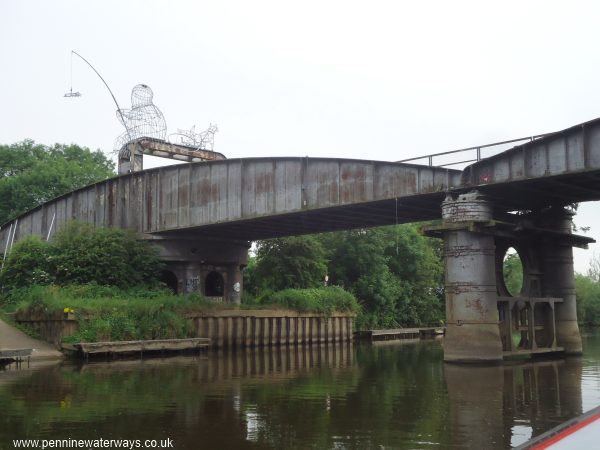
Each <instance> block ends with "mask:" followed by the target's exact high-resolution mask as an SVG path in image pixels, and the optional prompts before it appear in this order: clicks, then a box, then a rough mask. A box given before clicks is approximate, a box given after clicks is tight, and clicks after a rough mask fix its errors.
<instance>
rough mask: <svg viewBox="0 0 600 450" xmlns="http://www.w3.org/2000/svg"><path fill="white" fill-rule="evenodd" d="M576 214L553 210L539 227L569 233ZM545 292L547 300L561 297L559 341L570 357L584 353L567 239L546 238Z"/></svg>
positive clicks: (544, 215)
mask: <svg viewBox="0 0 600 450" xmlns="http://www.w3.org/2000/svg"><path fill="white" fill-rule="evenodd" d="M574 215H575V213H574V212H572V211H569V210H567V209H565V208H562V207H558V208H556V207H555V208H550V209H548V210H546V211H544V212H543V213H541V214H540V218H539V220H540V227H542V228H545V229H549V230H552V231H556V232H560V233H564V234H570V233H571V231H572V227H573V216H574ZM539 251H540V253H541V258H540V259H541V262H542V271H543V279H542V291H543V295H544V296H546V297H559V298H562V299H563V302H562V303H557V304H556V338H557V343H558V346H559V347H563V348H564V349H565V353H567V354H581V352H582V346H581V334H580V332H579V325H578V324H577V301H576V297H575V271H574V268H573V246H572V245H571V244H570V243H569V242H568V241H566V240H564V239H560V240H558V239H556V240H553V239H550V238H548V239H546V240H545V241H544V242H543V243H542V245H541V248H540V250H539Z"/></svg>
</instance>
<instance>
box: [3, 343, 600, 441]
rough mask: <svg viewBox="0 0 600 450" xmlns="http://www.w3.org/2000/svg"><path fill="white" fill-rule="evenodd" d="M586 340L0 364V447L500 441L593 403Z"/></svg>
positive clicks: (595, 359) (597, 372)
mask: <svg viewBox="0 0 600 450" xmlns="http://www.w3.org/2000/svg"><path fill="white" fill-rule="evenodd" d="M584 345H585V354H584V356H583V357H581V358H569V359H560V360H545V361H537V362H534V363H532V362H525V363H514V364H504V365H501V366H497V367H465V366H456V365H448V364H444V363H443V362H442V348H441V344H440V342H439V341H424V342H410V343H409V342H405V343H383V344H382V345H373V346H370V345H354V346H352V345H341V346H328V347H312V348H309V349H283V348H281V349H273V350H270V351H269V350H264V351H262V350H257V351H248V352H243V353H238V354H206V355H203V356H185V357H182V356H178V357H173V358H165V359H146V360H144V361H139V360H128V361H125V360H120V361H115V362H102V361H99V362H94V363H89V364H83V365H76V364H73V363H62V364H53V365H49V366H46V367H32V368H30V369H21V370H15V369H14V368H12V369H11V370H8V371H0V449H7V450H8V449H13V448H14V446H13V439H26V438H29V439H40V440H42V439H100V438H103V439H140V440H141V441H142V442H143V441H145V440H152V439H154V440H156V443H157V444H158V445H160V443H161V440H166V439H169V438H170V439H172V440H173V442H174V447H173V448H176V449H229V448H232V449H267V448H269V449H271V448H273V449H309V448H314V449H334V448H335V449H338V448H339V449H343V448H347V449H388V448H394V449H418V448H423V449H432V448H435V449H450V448H452V449H478V450H480V449H508V448H511V446H515V445H517V444H520V443H522V442H524V441H525V440H526V439H527V438H529V437H531V436H532V435H533V436H536V435H538V434H541V433H542V432H544V431H545V430H547V429H549V428H551V427H553V426H555V425H557V424H559V423H560V422H562V421H564V420H566V419H569V418H571V417H574V416H576V415H578V414H580V413H582V412H584V411H587V410H589V409H591V408H593V407H594V406H597V405H600V335H593V336H587V337H586V338H585V340H584ZM165 442H166V441H165Z"/></svg>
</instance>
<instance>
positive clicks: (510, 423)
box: [444, 358, 582, 449]
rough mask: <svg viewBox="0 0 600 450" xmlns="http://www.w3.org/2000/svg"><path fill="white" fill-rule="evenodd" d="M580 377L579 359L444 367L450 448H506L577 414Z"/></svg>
mask: <svg viewBox="0 0 600 450" xmlns="http://www.w3.org/2000/svg"><path fill="white" fill-rule="evenodd" d="M581 372H582V360H581V358H572V359H569V360H560V361H538V362H534V363H531V362H529V363H519V364H512V365H511V364H507V365H499V366H493V367H474V366H458V365H451V364H445V365H444V375H445V378H446V383H447V386H448V397H449V401H450V417H451V422H452V429H453V433H452V435H453V444H454V445H456V446H461V443H462V445H463V447H465V448H473V449H476V448H486V449H487V448H489V449H506V448H510V447H511V446H516V445H519V444H522V443H523V442H525V441H526V440H527V439H529V438H531V437H532V436H537V435H539V434H542V433H543V432H544V431H546V430H548V429H549V428H552V427H553V426H555V425H558V424H559V423H561V422H563V421H564V420H566V419H567V418H571V417H574V416H576V415H578V414H581V413H582V400H581ZM483 430H485V431H483ZM465 443H468V447H466V446H465Z"/></svg>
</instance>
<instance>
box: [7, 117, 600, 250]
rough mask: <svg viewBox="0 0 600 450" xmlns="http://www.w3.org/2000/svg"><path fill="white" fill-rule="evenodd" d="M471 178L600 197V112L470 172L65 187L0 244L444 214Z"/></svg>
mask: <svg viewBox="0 0 600 450" xmlns="http://www.w3.org/2000/svg"><path fill="white" fill-rule="evenodd" d="M473 188H477V189H479V190H481V191H482V192H483V193H485V194H486V195H487V196H489V197H490V199H491V201H492V202H493V203H494V205H495V208H496V210H497V211H496V212H498V213H502V212H508V211H515V210H528V209H535V208H541V207H544V206H549V205H556V204H560V205H565V204H569V203H573V202H583V201H590V200H600V119H595V120H592V121H590V122H586V123H583V124H580V125H577V126H574V127H571V128H568V129H566V130H563V131H560V132H557V133H553V134H550V135H547V136H545V137H543V138H540V139H537V140H534V141H532V142H529V143H525V144H523V145H519V146H516V147H514V148H512V149H510V150H507V151H505V152H503V153H500V154H498V155H496V156H493V157H490V158H487V159H484V160H482V161H479V162H477V163H475V164H473V165H471V166H469V167H467V168H466V169H465V170H464V171H463V172H460V171H457V170H451V169H445V168H440V167H428V166H419V165H414V164H401V163H392V162H381V161H361V160H347V159H333V158H291V157H284V158H248V159H231V160H220V161H211V162H202V163H192V164H185V165H178V166H170V167H162V168H158V169H150V170H146V171H142V172H136V173H131V174H127V175H123V176H120V177H116V178H113V179H110V180H106V181H103V182H100V183H96V184H94V185H92V186H88V187H86V188H83V189H79V190H77V191H74V192H72V193H69V194H67V195H64V196H62V197H59V198H57V199H55V200H52V201H50V202H48V203H46V204H44V205H41V206H40V207H38V208H35V209H34V210H32V211H29V212H28V213H25V214H24V215H22V216H21V217H19V218H18V219H17V220H16V221H14V222H10V223H7V224H4V225H3V226H2V228H1V230H0V252H3V251H4V249H5V248H6V247H7V245H8V243H9V241H10V240H12V237H11V236H12V235H14V236H15V238H14V240H18V239H19V238H21V237H23V236H27V235H29V234H32V233H33V234H39V235H42V236H44V237H45V236H47V235H48V233H49V232H52V231H53V230H56V228H58V227H59V226H60V225H61V224H62V223H64V222H65V221H67V220H70V219H78V220H81V221H84V222H89V223H92V224H95V225H97V226H116V227H126V228H131V229H134V230H136V231H139V232H141V233H150V234H169V233H182V232H187V233H194V234H197V235H202V236H210V237H223V238H228V239H230V238H232V237H233V238H238V239H244V240H256V239H265V238H270V237H277V236H287V235H292V234H305V233H315V232H321V231H333V230H340V229H349V228H359V227H369V226H375V225H386V224H394V223H404V222H415V221H424V220H430V219H436V218H439V217H440V203H441V202H442V200H443V199H444V197H445V195H446V193H447V192H448V191H454V192H460V191H465V190H469V189H473ZM51 228H52V229H51ZM15 229H16V230H17V231H16V234H15V233H14V232H13V231H14V230H15ZM11 233H12V235H11Z"/></svg>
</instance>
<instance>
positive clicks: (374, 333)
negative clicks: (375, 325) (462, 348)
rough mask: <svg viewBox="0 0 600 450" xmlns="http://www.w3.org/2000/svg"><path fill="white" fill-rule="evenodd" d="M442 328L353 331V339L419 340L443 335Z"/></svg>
mask: <svg viewBox="0 0 600 450" xmlns="http://www.w3.org/2000/svg"><path fill="white" fill-rule="evenodd" d="M444 331H445V330H444V328H441V327H440V328H433V327H432V328H395V329H392V330H362V331H355V332H354V337H355V338H356V339H360V340H367V341H390V340H398V339H420V338H427V337H435V336H438V335H441V334H444Z"/></svg>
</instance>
